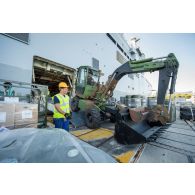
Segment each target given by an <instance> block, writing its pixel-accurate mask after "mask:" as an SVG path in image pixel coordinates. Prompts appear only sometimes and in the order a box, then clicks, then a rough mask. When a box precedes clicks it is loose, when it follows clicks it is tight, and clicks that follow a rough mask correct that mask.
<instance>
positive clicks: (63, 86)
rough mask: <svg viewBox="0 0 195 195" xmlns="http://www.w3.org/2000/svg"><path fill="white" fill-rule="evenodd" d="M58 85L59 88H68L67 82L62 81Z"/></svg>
mask: <svg viewBox="0 0 195 195" xmlns="http://www.w3.org/2000/svg"><path fill="white" fill-rule="evenodd" d="M58 87H59V88H68V85H67V84H66V83H65V82H60V83H59V85H58Z"/></svg>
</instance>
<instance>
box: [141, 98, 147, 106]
mask: <svg viewBox="0 0 195 195" xmlns="http://www.w3.org/2000/svg"><path fill="white" fill-rule="evenodd" d="M141 107H147V98H146V97H145V96H142V97H141Z"/></svg>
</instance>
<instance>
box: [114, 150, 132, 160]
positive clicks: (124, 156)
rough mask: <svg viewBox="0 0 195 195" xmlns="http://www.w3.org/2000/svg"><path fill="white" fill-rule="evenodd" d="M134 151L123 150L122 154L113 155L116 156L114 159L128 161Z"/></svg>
mask: <svg viewBox="0 0 195 195" xmlns="http://www.w3.org/2000/svg"><path fill="white" fill-rule="evenodd" d="M134 154H135V153H134V152H133V151H128V152H125V153H123V154H120V155H118V156H114V157H115V158H116V160H117V161H118V162H121V163H128V162H129V160H130V159H131V158H132V157H133V156H134Z"/></svg>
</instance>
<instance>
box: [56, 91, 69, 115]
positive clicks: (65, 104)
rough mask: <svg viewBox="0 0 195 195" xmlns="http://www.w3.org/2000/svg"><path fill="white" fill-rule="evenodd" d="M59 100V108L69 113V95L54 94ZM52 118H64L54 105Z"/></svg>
mask: <svg viewBox="0 0 195 195" xmlns="http://www.w3.org/2000/svg"><path fill="white" fill-rule="evenodd" d="M55 96H56V97H57V98H58V99H59V101H60V108H61V109H62V110H63V111H64V112H65V113H70V104H69V96H68V95H66V96H65V97H64V96H63V95H61V94H57V95H55ZM53 118H65V116H64V115H63V114H61V113H59V112H58V111H57V110H56V108H55V106H54V113H53Z"/></svg>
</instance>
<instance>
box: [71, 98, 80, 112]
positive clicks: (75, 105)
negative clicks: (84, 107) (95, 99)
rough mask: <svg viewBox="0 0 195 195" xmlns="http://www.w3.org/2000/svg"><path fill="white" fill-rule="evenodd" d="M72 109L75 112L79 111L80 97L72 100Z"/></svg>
mask: <svg viewBox="0 0 195 195" xmlns="http://www.w3.org/2000/svg"><path fill="white" fill-rule="evenodd" d="M71 110H72V111H73V112H78V111H79V97H77V96H75V97H74V98H73V99H72V101H71Z"/></svg>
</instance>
